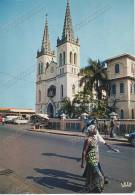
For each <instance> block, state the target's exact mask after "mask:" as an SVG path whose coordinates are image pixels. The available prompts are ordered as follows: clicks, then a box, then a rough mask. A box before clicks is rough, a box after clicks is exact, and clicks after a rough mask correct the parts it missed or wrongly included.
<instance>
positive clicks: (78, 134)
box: [30, 129, 127, 142]
mask: <svg viewBox="0 0 135 195" xmlns="http://www.w3.org/2000/svg"><path fill="white" fill-rule="evenodd" d="M30 131H33V132H42V133H50V134H58V135H66V136H77V137H82V138H83V137H85V136H86V135H85V133H82V132H75V131H63V130H54V129H36V130H34V129H30ZM102 136H103V138H104V139H105V140H110V141H120V142H127V139H126V138H123V137H120V136H119V137H118V136H117V137H116V138H110V137H109V136H108V137H107V136H105V135H102Z"/></svg>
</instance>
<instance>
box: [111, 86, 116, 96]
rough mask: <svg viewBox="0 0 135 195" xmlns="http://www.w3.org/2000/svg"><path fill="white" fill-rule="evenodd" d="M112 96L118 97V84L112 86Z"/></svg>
mask: <svg viewBox="0 0 135 195" xmlns="http://www.w3.org/2000/svg"><path fill="white" fill-rule="evenodd" d="M112 95H116V84H113V85H112Z"/></svg>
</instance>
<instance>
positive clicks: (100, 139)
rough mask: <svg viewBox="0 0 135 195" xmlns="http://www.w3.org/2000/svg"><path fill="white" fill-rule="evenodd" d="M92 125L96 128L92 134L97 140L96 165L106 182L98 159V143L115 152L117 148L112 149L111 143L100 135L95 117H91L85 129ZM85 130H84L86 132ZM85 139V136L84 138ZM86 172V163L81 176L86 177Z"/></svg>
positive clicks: (106, 180)
mask: <svg viewBox="0 0 135 195" xmlns="http://www.w3.org/2000/svg"><path fill="white" fill-rule="evenodd" d="M91 125H92V126H94V127H95V128H96V134H95V135H94V137H95V139H96V141H97V144H96V157H97V160H98V167H99V169H100V172H101V173H102V175H103V177H104V184H108V182H109V181H108V178H107V177H106V176H105V175H104V172H103V170H102V167H101V163H100V159H99V143H102V144H104V145H105V146H107V148H108V149H109V150H113V151H115V152H119V151H118V150H117V149H114V148H112V146H111V145H109V144H107V143H106V141H105V140H104V139H103V137H102V136H101V135H100V133H99V131H98V128H97V126H98V122H97V119H93V120H92V121H91V123H89V126H88V127H87V131H88V129H89V128H90V127H91ZM87 131H86V132H87ZM86 139H87V138H86ZM86 172H87V165H86V167H85V170H84V173H83V177H86Z"/></svg>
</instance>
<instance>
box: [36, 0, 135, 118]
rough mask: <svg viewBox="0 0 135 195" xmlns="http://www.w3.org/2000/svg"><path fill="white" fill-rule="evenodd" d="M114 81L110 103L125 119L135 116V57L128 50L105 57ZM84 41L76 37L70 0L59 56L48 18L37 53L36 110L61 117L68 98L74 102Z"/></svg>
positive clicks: (108, 71) (59, 45) (60, 41)
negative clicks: (81, 47)
mask: <svg viewBox="0 0 135 195" xmlns="http://www.w3.org/2000/svg"><path fill="white" fill-rule="evenodd" d="M105 61H106V63H107V75H108V80H109V82H110V87H111V88H110V96H109V97H108V103H109V105H110V106H112V105H113V104H116V105H115V107H116V108H117V113H118V116H119V117H120V118H121V119H124V118H127V119H135V56H132V55H130V54H127V53H124V54H121V55H118V56H114V57H111V58H108V59H106V60H105ZM79 72H80V42H79V39H78V38H75V36H74V32H73V26H72V18H71V14H70V5H69V0H67V6H66V13H65V19H64V26H63V32H62V37H61V38H59V37H58V39H57V55H55V53H54V51H52V49H51V45H50V38H49V30H48V18H47V15H46V22H45V29H44V34H43V40H42V46H41V50H40V51H38V52H37V75H36V112H37V113H46V114H48V115H49V117H55V116H57V113H58V111H59V110H60V108H61V104H62V100H63V99H64V98H65V97H68V98H70V100H71V101H72V100H73V98H74V95H75V94H77V92H78V91H79V80H80V77H79V76H78V75H79Z"/></svg>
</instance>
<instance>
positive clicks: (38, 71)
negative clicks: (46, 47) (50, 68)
mask: <svg viewBox="0 0 135 195" xmlns="http://www.w3.org/2000/svg"><path fill="white" fill-rule="evenodd" d="M38 74H40V63H39V64H38Z"/></svg>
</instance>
